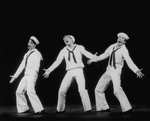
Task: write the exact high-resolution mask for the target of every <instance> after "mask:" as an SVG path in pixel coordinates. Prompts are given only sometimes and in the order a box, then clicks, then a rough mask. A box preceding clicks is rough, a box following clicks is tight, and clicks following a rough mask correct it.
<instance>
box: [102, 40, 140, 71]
mask: <svg viewBox="0 0 150 121" xmlns="http://www.w3.org/2000/svg"><path fill="white" fill-rule="evenodd" d="M114 47H116V43H115V44H112V45H110V46H109V47H108V48H107V49H106V50H105V52H104V53H103V54H101V55H100V56H99V58H100V59H101V60H103V59H105V58H107V57H109V56H110V55H111V53H112V51H113V48H114ZM115 60H116V64H118V65H119V66H123V65H124V60H125V61H126V63H127V65H128V67H129V68H130V69H131V70H132V71H133V72H134V73H136V72H137V71H138V70H139V68H138V67H137V66H136V65H135V64H134V62H133V61H132V59H131V58H130V56H129V52H128V50H127V48H126V46H125V45H122V46H121V48H120V49H118V50H117V51H116V52H115ZM116 67H117V66H116Z"/></svg>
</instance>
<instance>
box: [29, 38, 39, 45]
mask: <svg viewBox="0 0 150 121" xmlns="http://www.w3.org/2000/svg"><path fill="white" fill-rule="evenodd" d="M30 40H31V41H32V42H33V43H34V44H36V45H38V44H39V43H40V42H39V40H38V39H37V38H36V37H35V36H31V37H30Z"/></svg>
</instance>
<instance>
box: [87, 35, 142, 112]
mask: <svg viewBox="0 0 150 121" xmlns="http://www.w3.org/2000/svg"><path fill="white" fill-rule="evenodd" d="M117 36H118V39H117V43H115V44H112V45H110V46H109V47H108V48H107V49H106V51H105V52H104V53H103V54H101V55H99V56H97V58H93V60H92V59H91V60H89V61H88V63H89V64H90V63H91V62H96V61H101V60H104V59H106V58H108V57H109V62H108V66H107V69H106V72H105V73H104V74H103V75H102V76H101V78H100V80H99V81H98V83H97V86H96V88H95V98H96V99H95V100H96V110H97V111H101V112H106V111H110V109H109V105H108V103H107V101H106V98H105V93H104V92H105V90H106V89H107V86H108V85H109V82H110V80H112V83H113V89H114V95H115V96H116V98H117V99H118V101H119V102H120V105H121V109H122V112H124V113H125V112H126V113H128V112H132V107H131V105H130V102H129V101H128V98H127V96H126V94H125V93H124V91H123V89H122V87H121V79H120V76H121V71H122V67H123V65H124V61H126V63H127V65H128V67H129V68H130V69H131V70H132V71H133V72H134V73H135V74H136V75H137V77H139V78H142V77H143V76H144V74H143V73H142V72H141V69H139V68H138V67H137V66H136V65H135V64H134V63H133V61H132V59H131V58H130V56H129V52H128V50H127V48H126V46H125V43H126V41H127V40H128V39H129V37H128V35H127V34H125V33H123V32H120V33H118V34H117Z"/></svg>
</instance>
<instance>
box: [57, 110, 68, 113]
mask: <svg viewBox="0 0 150 121" xmlns="http://www.w3.org/2000/svg"><path fill="white" fill-rule="evenodd" d="M64 113H66V111H65V110H64V111H56V114H64Z"/></svg>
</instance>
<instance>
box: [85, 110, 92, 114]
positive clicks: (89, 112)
mask: <svg viewBox="0 0 150 121" xmlns="http://www.w3.org/2000/svg"><path fill="white" fill-rule="evenodd" d="M84 113H85V114H91V113H92V110H88V111H85V112H84Z"/></svg>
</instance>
